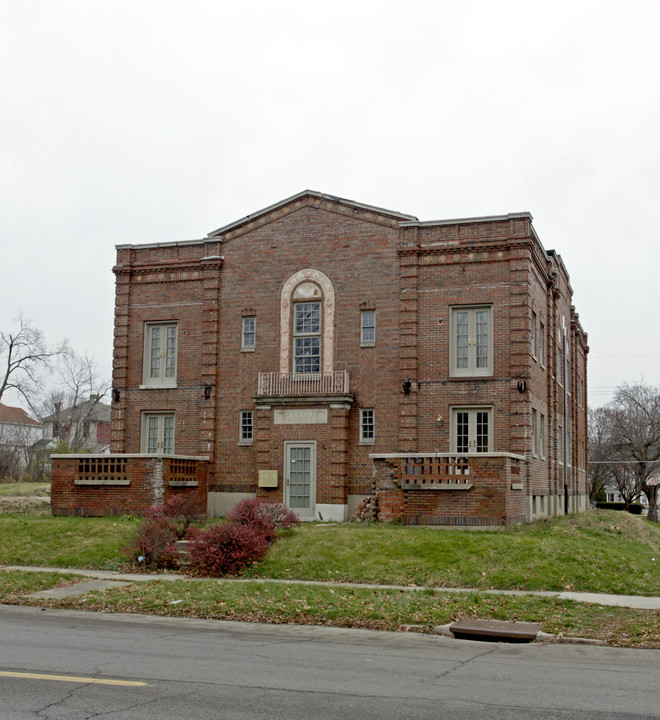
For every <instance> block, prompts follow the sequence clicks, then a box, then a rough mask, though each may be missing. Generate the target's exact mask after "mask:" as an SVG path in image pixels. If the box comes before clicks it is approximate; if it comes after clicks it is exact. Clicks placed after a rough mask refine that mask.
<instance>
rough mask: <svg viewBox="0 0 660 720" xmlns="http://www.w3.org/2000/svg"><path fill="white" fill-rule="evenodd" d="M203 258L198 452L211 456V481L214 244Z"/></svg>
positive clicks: (216, 290) (216, 293)
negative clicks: (200, 398)
mask: <svg viewBox="0 0 660 720" xmlns="http://www.w3.org/2000/svg"><path fill="white" fill-rule="evenodd" d="M212 245H213V247H210V248H209V254H208V255H207V257H204V258H202V260H201V265H202V298H203V303H204V307H203V311H202V313H203V314H202V347H201V363H200V365H201V372H200V377H201V383H202V388H201V390H200V392H201V393H202V400H201V402H200V405H199V407H200V418H199V453H200V455H206V456H208V457H209V458H210V459H211V461H212V462H211V465H210V470H211V482H213V480H214V478H215V464H214V462H213V459H214V457H215V418H216V402H217V397H218V395H217V392H216V389H217V382H218V377H217V375H218V345H219V342H218V341H219V337H220V278H221V272H220V271H221V270H222V265H223V260H222V258H221V257H219V255H217V254H214V251H215V252H217V247H215V246H216V243H213V244H212Z"/></svg>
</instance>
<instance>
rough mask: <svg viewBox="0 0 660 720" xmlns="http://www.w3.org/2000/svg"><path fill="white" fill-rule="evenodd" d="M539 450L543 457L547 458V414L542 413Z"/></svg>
mask: <svg viewBox="0 0 660 720" xmlns="http://www.w3.org/2000/svg"><path fill="white" fill-rule="evenodd" d="M539 451H540V455H541V458H542V459H543V460H545V415H544V414H543V413H541V416H540V421H539Z"/></svg>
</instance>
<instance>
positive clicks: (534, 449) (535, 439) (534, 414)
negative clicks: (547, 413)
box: [532, 408, 538, 457]
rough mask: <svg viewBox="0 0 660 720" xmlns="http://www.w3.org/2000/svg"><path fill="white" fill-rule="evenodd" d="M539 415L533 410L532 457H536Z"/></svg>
mask: <svg viewBox="0 0 660 720" xmlns="http://www.w3.org/2000/svg"><path fill="white" fill-rule="evenodd" d="M537 423H538V413H537V412H536V410H535V409H534V408H532V457H536V443H537V434H536V433H537Z"/></svg>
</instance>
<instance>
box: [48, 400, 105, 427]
mask: <svg viewBox="0 0 660 720" xmlns="http://www.w3.org/2000/svg"><path fill="white" fill-rule="evenodd" d="M72 413H73V415H74V416H75V417H76V418H85V419H86V420H97V421H98V422H108V423H109V422H110V413H111V408H110V405H106V404H105V403H102V402H99V401H98V400H96V399H95V398H90V399H89V400H85V402H82V403H80V405H78V406H76V407H75V408H62V410H60V411H59V412H54V413H53V414H52V415H48V417H45V418H44V419H43V421H44V422H54V421H57V420H60V421H61V420H65V419H67V418H68V417H69V416H70V415H71V414H72Z"/></svg>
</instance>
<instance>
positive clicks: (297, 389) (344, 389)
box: [258, 370, 348, 395]
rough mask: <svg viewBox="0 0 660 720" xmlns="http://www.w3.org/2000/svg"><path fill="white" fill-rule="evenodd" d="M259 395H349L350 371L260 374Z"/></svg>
mask: <svg viewBox="0 0 660 720" xmlns="http://www.w3.org/2000/svg"><path fill="white" fill-rule="evenodd" d="M258 393H259V395H332V394H336V393H348V370H337V371H335V372H317V373H295V372H294V373H268V372H260V373H259V389H258Z"/></svg>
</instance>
